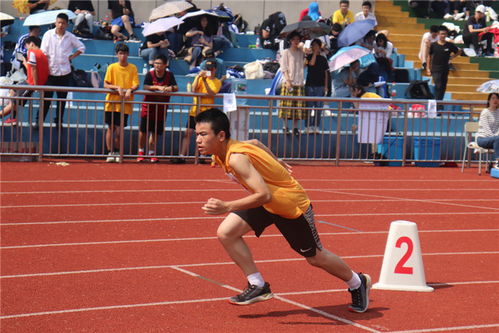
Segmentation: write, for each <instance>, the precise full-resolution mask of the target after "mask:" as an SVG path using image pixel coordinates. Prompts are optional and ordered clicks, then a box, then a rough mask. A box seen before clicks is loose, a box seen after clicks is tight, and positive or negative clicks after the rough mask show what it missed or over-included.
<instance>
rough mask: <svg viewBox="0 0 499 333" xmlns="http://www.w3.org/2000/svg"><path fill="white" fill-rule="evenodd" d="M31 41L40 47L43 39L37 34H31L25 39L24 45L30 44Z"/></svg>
mask: <svg viewBox="0 0 499 333" xmlns="http://www.w3.org/2000/svg"><path fill="white" fill-rule="evenodd" d="M29 43H35V45H36V46H38V47H40V46H41V45H42V40H41V39H40V38H38V37H35V36H29V37H28V38H26V39H25V40H24V45H28V44H29Z"/></svg>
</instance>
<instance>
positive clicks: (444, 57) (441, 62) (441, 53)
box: [426, 25, 461, 100]
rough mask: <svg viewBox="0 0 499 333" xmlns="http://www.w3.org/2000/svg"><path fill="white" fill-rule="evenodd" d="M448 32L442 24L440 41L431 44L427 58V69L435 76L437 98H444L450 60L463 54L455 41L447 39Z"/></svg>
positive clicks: (429, 73) (439, 31)
mask: <svg viewBox="0 0 499 333" xmlns="http://www.w3.org/2000/svg"><path fill="white" fill-rule="evenodd" d="M447 34H448V30H447V28H446V27H445V26H443V25H442V26H440V27H439V28H438V41H436V42H435V43H432V44H431V45H430V51H429V54H428V58H427V60H426V65H427V69H426V71H427V73H428V75H431V76H432V78H433V83H434V84H435V98H436V99H437V100H442V99H444V95H445V90H446V89H447V78H448V76H449V60H451V59H453V58H455V57H457V56H458V55H460V54H461V50H460V49H459V48H458V47H457V46H456V45H454V43H451V42H447V41H446V40H445V38H447Z"/></svg>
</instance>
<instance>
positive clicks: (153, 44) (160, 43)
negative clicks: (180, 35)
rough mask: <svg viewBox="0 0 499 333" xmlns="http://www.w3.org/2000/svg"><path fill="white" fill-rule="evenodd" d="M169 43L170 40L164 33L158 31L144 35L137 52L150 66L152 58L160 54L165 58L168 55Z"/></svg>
mask: <svg viewBox="0 0 499 333" xmlns="http://www.w3.org/2000/svg"><path fill="white" fill-rule="evenodd" d="M169 45H170V42H169V41H168V39H167V38H166V36H165V33H164V32H158V33H155V34H152V35H149V36H147V37H146V40H145V42H144V43H143V44H142V46H141V47H140V50H139V54H140V56H141V57H142V58H143V59H144V61H145V62H147V63H148V64H149V66H151V67H152V64H153V62H154V59H156V57H157V56H158V55H160V54H161V55H164V56H165V57H167V58H169V57H170V50H169V49H168V46H169Z"/></svg>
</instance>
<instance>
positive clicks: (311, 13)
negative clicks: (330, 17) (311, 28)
mask: <svg viewBox="0 0 499 333" xmlns="http://www.w3.org/2000/svg"><path fill="white" fill-rule="evenodd" d="M305 16H308V17H310V20H312V21H317V20H319V19H320V18H321V13H320V11H319V4H318V3H317V2H316V1H314V2H311V3H310V5H308V8H305V9H304V10H302V11H301V12H300V21H303V18H304V17H305Z"/></svg>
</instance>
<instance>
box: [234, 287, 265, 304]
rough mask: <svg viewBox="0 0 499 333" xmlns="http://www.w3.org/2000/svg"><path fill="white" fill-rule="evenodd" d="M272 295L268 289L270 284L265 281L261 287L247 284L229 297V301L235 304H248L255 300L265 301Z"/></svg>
mask: <svg viewBox="0 0 499 333" xmlns="http://www.w3.org/2000/svg"><path fill="white" fill-rule="evenodd" d="M272 297H274V295H273V294H272V291H270V284H268V283H267V282H265V285H264V286H263V287H257V286H255V285H254V284H249V283H248V287H247V288H246V289H245V290H244V291H243V292H242V293H241V294H239V295H236V296H232V297H231V298H229V302H230V303H232V304H237V305H248V304H252V303H256V302H261V301H266V300H268V299H271V298H272Z"/></svg>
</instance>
